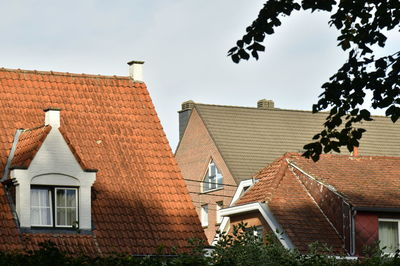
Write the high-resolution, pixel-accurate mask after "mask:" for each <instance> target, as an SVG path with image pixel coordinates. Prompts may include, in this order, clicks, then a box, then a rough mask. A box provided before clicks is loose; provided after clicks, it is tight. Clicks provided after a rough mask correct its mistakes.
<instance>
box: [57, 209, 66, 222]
mask: <svg viewBox="0 0 400 266" xmlns="http://www.w3.org/2000/svg"><path fill="white" fill-rule="evenodd" d="M57 225H66V224H65V208H57Z"/></svg>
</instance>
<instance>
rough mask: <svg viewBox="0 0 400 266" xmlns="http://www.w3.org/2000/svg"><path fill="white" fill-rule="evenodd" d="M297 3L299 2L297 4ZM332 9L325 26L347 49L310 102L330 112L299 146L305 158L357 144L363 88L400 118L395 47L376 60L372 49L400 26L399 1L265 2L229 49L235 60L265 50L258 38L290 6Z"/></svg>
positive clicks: (366, 116)
mask: <svg viewBox="0 0 400 266" xmlns="http://www.w3.org/2000/svg"><path fill="white" fill-rule="evenodd" d="M300 4H301V5H300ZM300 9H303V10H311V12H314V11H327V12H331V17H330V21H329V25H330V26H331V27H332V26H333V27H335V28H336V29H337V30H338V38H337V41H338V46H339V47H341V49H343V50H344V51H348V60H347V62H345V63H344V64H343V66H342V67H341V68H339V69H338V71H337V73H336V74H334V75H333V76H332V77H331V78H330V79H329V81H327V82H325V83H324V84H323V85H322V89H323V92H322V93H321V94H320V95H319V100H318V102H317V103H316V104H314V105H313V107H312V110H313V112H319V111H324V110H328V111H329V110H330V112H329V115H328V116H327V118H326V121H325V123H324V124H323V129H322V130H321V132H320V133H318V134H316V135H315V136H314V137H313V141H314V142H312V143H309V144H307V145H305V146H304V149H305V150H306V152H305V153H304V156H306V157H308V158H312V159H313V160H314V161H315V160H318V159H319V156H320V154H321V153H322V152H325V153H327V152H332V151H335V152H340V148H341V147H343V146H346V147H347V149H348V150H349V151H353V147H355V146H358V145H359V140H360V139H361V137H362V133H363V132H364V131H363V130H362V129H361V128H358V127H357V125H358V124H359V123H362V122H364V121H371V120H372V118H371V114H370V112H369V111H368V110H366V109H363V108H361V106H362V105H363V104H364V101H365V96H366V92H370V94H372V100H371V106H372V107H373V108H385V109H386V108H387V110H386V116H388V117H390V118H391V120H392V121H393V122H396V121H397V120H398V119H399V118H400V51H398V52H396V53H394V54H392V55H388V56H384V57H381V58H375V57H376V56H375V55H374V51H373V50H372V47H374V46H375V47H376V45H378V46H380V47H384V46H385V43H386V39H387V37H386V36H385V33H386V32H387V31H390V30H394V29H396V30H397V29H398V28H399V26H400V1H398V0H389V1H380V0H378V1H377V0H363V1H356V0H353V1H350V0H349V1H344V0H340V1H335V0H297V1H296V0H269V1H267V2H266V3H265V5H264V7H263V8H262V9H261V10H260V13H259V15H258V17H257V19H256V20H255V21H254V22H253V23H252V24H251V25H250V26H249V27H247V28H246V34H245V35H244V36H243V37H242V39H241V40H239V41H238V42H237V43H236V46H235V47H233V48H232V49H230V50H229V52H228V56H231V58H232V60H233V61H234V62H235V63H239V62H240V60H242V59H244V60H248V59H249V58H250V54H251V56H252V57H253V58H255V59H258V57H259V54H258V53H259V52H263V51H264V50H265V47H264V45H262V44H261V42H263V41H264V38H265V36H267V35H270V34H273V33H274V32H275V28H276V27H279V26H280V25H281V21H280V17H281V16H285V15H287V16H289V15H291V14H292V12H293V11H295V10H300Z"/></svg>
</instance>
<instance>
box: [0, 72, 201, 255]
mask: <svg viewBox="0 0 400 266" xmlns="http://www.w3.org/2000/svg"><path fill="white" fill-rule="evenodd" d="M49 106H51V107H57V108H60V109H61V110H62V111H61V127H62V129H61V131H62V132H63V135H64V137H65V138H66V140H67V142H68V143H69V145H70V147H73V148H74V150H73V152H74V153H75V155H76V156H77V158H80V160H81V162H82V163H83V165H84V166H85V167H88V168H94V169H98V170H99V171H98V173H97V179H96V182H95V183H94V185H93V187H92V192H93V200H92V218H93V224H94V228H95V229H94V231H93V234H92V235H79V234H76V235H72V236H66V235H62V234H61V235H60V234H51V235H50V234H23V235H21V234H20V235H19V234H18V230H17V227H16V224H15V222H14V220H13V218H12V215H11V208H10V207H9V206H10V205H9V203H8V199H7V197H6V196H5V194H4V192H3V191H4V187H3V185H0V206H1V208H2V209H5V212H1V214H0V217H2V215H3V217H2V218H1V221H3V222H4V223H5V225H4V226H1V227H0V250H11V247H12V246H11V244H10V243H13V244H15V245H17V246H18V247H20V248H25V249H26V248H28V247H30V248H37V243H38V242H40V241H42V240H46V239H50V240H52V241H55V242H56V243H57V245H58V246H60V247H61V248H63V249H68V250H69V251H73V252H80V251H81V250H82V249H84V250H86V251H87V253H92V254H109V253H112V252H113V251H117V252H120V251H124V252H128V253H134V254H149V253H155V252H156V249H157V247H158V246H159V245H162V244H164V245H167V246H168V245H174V246H177V247H178V248H181V249H183V248H185V246H186V245H187V243H186V240H187V239H189V238H193V237H197V238H203V239H204V238H205V237H204V233H203V230H202V228H201V225H200V222H199V221H198V218H197V213H196V211H195V208H194V206H193V204H192V203H191V200H190V196H189V194H188V191H187V187H186V185H185V183H184V181H183V179H182V176H181V173H180V170H179V168H178V166H177V164H176V162H175V159H174V157H173V154H172V151H171V149H170V147H169V145H168V141H167V139H166V136H165V133H164V132H163V130H162V127H161V125H160V122H159V119H158V117H157V114H156V111H155V109H154V106H153V103H152V101H151V98H150V96H149V93H148V91H147V88H146V85H145V84H144V83H135V82H133V81H132V80H131V79H130V78H129V77H116V76H99V75H86V74H70V73H58V72H42V71H26V70H10V69H4V68H3V69H0V112H1V114H2V115H1V117H0V126H1V127H0V128H1V130H0V159H1V162H2V164H1V165H0V171H3V170H4V169H3V167H4V165H5V162H6V160H7V158H8V155H9V152H10V149H11V145H12V141H13V137H14V134H15V131H16V129H17V128H33V127H36V126H38V125H41V124H43V121H44V113H43V109H45V108H48V107H49ZM46 130H47V127H46ZM38 132H40V130H37V131H35V132H30V133H28V132H27V133H25V134H26V135H25V136H23V137H24V140H23V141H22V142H21V143H20V146H21V148H17V150H18V156H17V157H16V158H15V163H16V164H20V162H22V164H23V165H26V164H27V162H28V161H29V160H28V159H29V158H31V157H32V155H33V156H34V151H35V150H36V149H37V148H38V146H39V143H40V141H42V138H43V137H44V134H42V133H41V134H39V133H38ZM34 133H38V134H37V135H35V134H34ZM25 137H26V138H25ZM21 140H22V139H21ZM25 145H26V146H25ZM22 147H26V148H22ZM28 155H29V156H28ZM17 158H19V159H17ZM27 158H28V159H27ZM17 162H18V163H17ZM168 187H174V190H168V189H167V188H168ZM174 195H176V196H177V197H174ZM161 206H163V207H161ZM171 209H174V210H175V211H174V212H173V214H172V213H171V212H170V210H171ZM149 215H151V216H149ZM23 238H26V239H28V240H26V241H25V240H24V241H22V240H21V239H23ZM8 239H12V241H10V240H8ZM71 244H72V245H71Z"/></svg>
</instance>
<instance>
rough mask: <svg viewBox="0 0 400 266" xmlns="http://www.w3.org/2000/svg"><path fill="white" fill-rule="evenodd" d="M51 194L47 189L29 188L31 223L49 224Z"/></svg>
mask: <svg viewBox="0 0 400 266" xmlns="http://www.w3.org/2000/svg"><path fill="white" fill-rule="evenodd" d="M50 202H51V194H50V191H49V190H48V189H31V225H33V226H35V225H36V226H47V225H51V207H50V205H51V204H50Z"/></svg>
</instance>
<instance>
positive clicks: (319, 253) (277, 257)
mask: <svg viewBox="0 0 400 266" xmlns="http://www.w3.org/2000/svg"><path fill="white" fill-rule="evenodd" d="M249 229H251V230H249ZM253 230H256V228H248V227H247V224H245V223H241V224H239V225H236V226H234V228H233V232H232V234H225V233H220V234H219V241H218V243H217V245H216V246H215V248H214V250H213V251H212V252H211V254H208V255H207V256H205V254H206V252H205V245H204V242H203V241H199V240H190V241H189V244H190V252H187V253H184V254H178V253H175V254H172V255H171V254H163V248H160V250H159V251H160V254H157V255H155V256H139V257H138V256H132V255H126V254H115V255H113V256H104V257H88V256H86V255H77V254H74V255H70V254H66V253H64V252H61V251H60V250H59V249H58V248H57V247H56V246H55V244H53V243H52V242H44V243H42V244H40V245H41V247H40V249H39V250H36V251H32V252H27V253H17V252H12V253H5V252H0V266H2V265H15V266H19V265H21V266H22V265H44V266H53V265H60V266H63V265H98V266H108V265H110V266H111V265H113V266H114V265H153V266H161V265H162V266H183V265H196V266H197V265H198V266H207V265H215V266H231V265H243V266H244V265H249V266H250V265H251V266H253V265H259V266H263V265H267V266H268V265H290V266H301V265H309V266H312V265H317V266H318V265H332V266H335V265H340V266H348V265H387V266H389V265H400V258H399V254H398V253H396V254H395V256H393V257H390V256H388V255H383V253H382V251H381V250H379V248H377V247H378V245H375V246H372V247H367V248H366V251H365V252H366V253H365V254H366V257H365V258H364V259H363V260H347V259H345V258H344V257H335V256H330V254H332V252H331V250H330V249H329V248H327V247H326V246H324V245H321V244H320V243H314V244H312V245H310V250H309V253H308V254H307V255H304V254H300V253H299V252H298V251H296V250H287V249H285V248H284V247H283V246H282V245H281V244H280V242H279V240H278V239H277V238H276V237H275V235H274V234H269V235H268V236H267V237H266V243H265V242H264V241H263V240H262V239H261V238H260V237H258V236H255V235H254V233H253Z"/></svg>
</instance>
